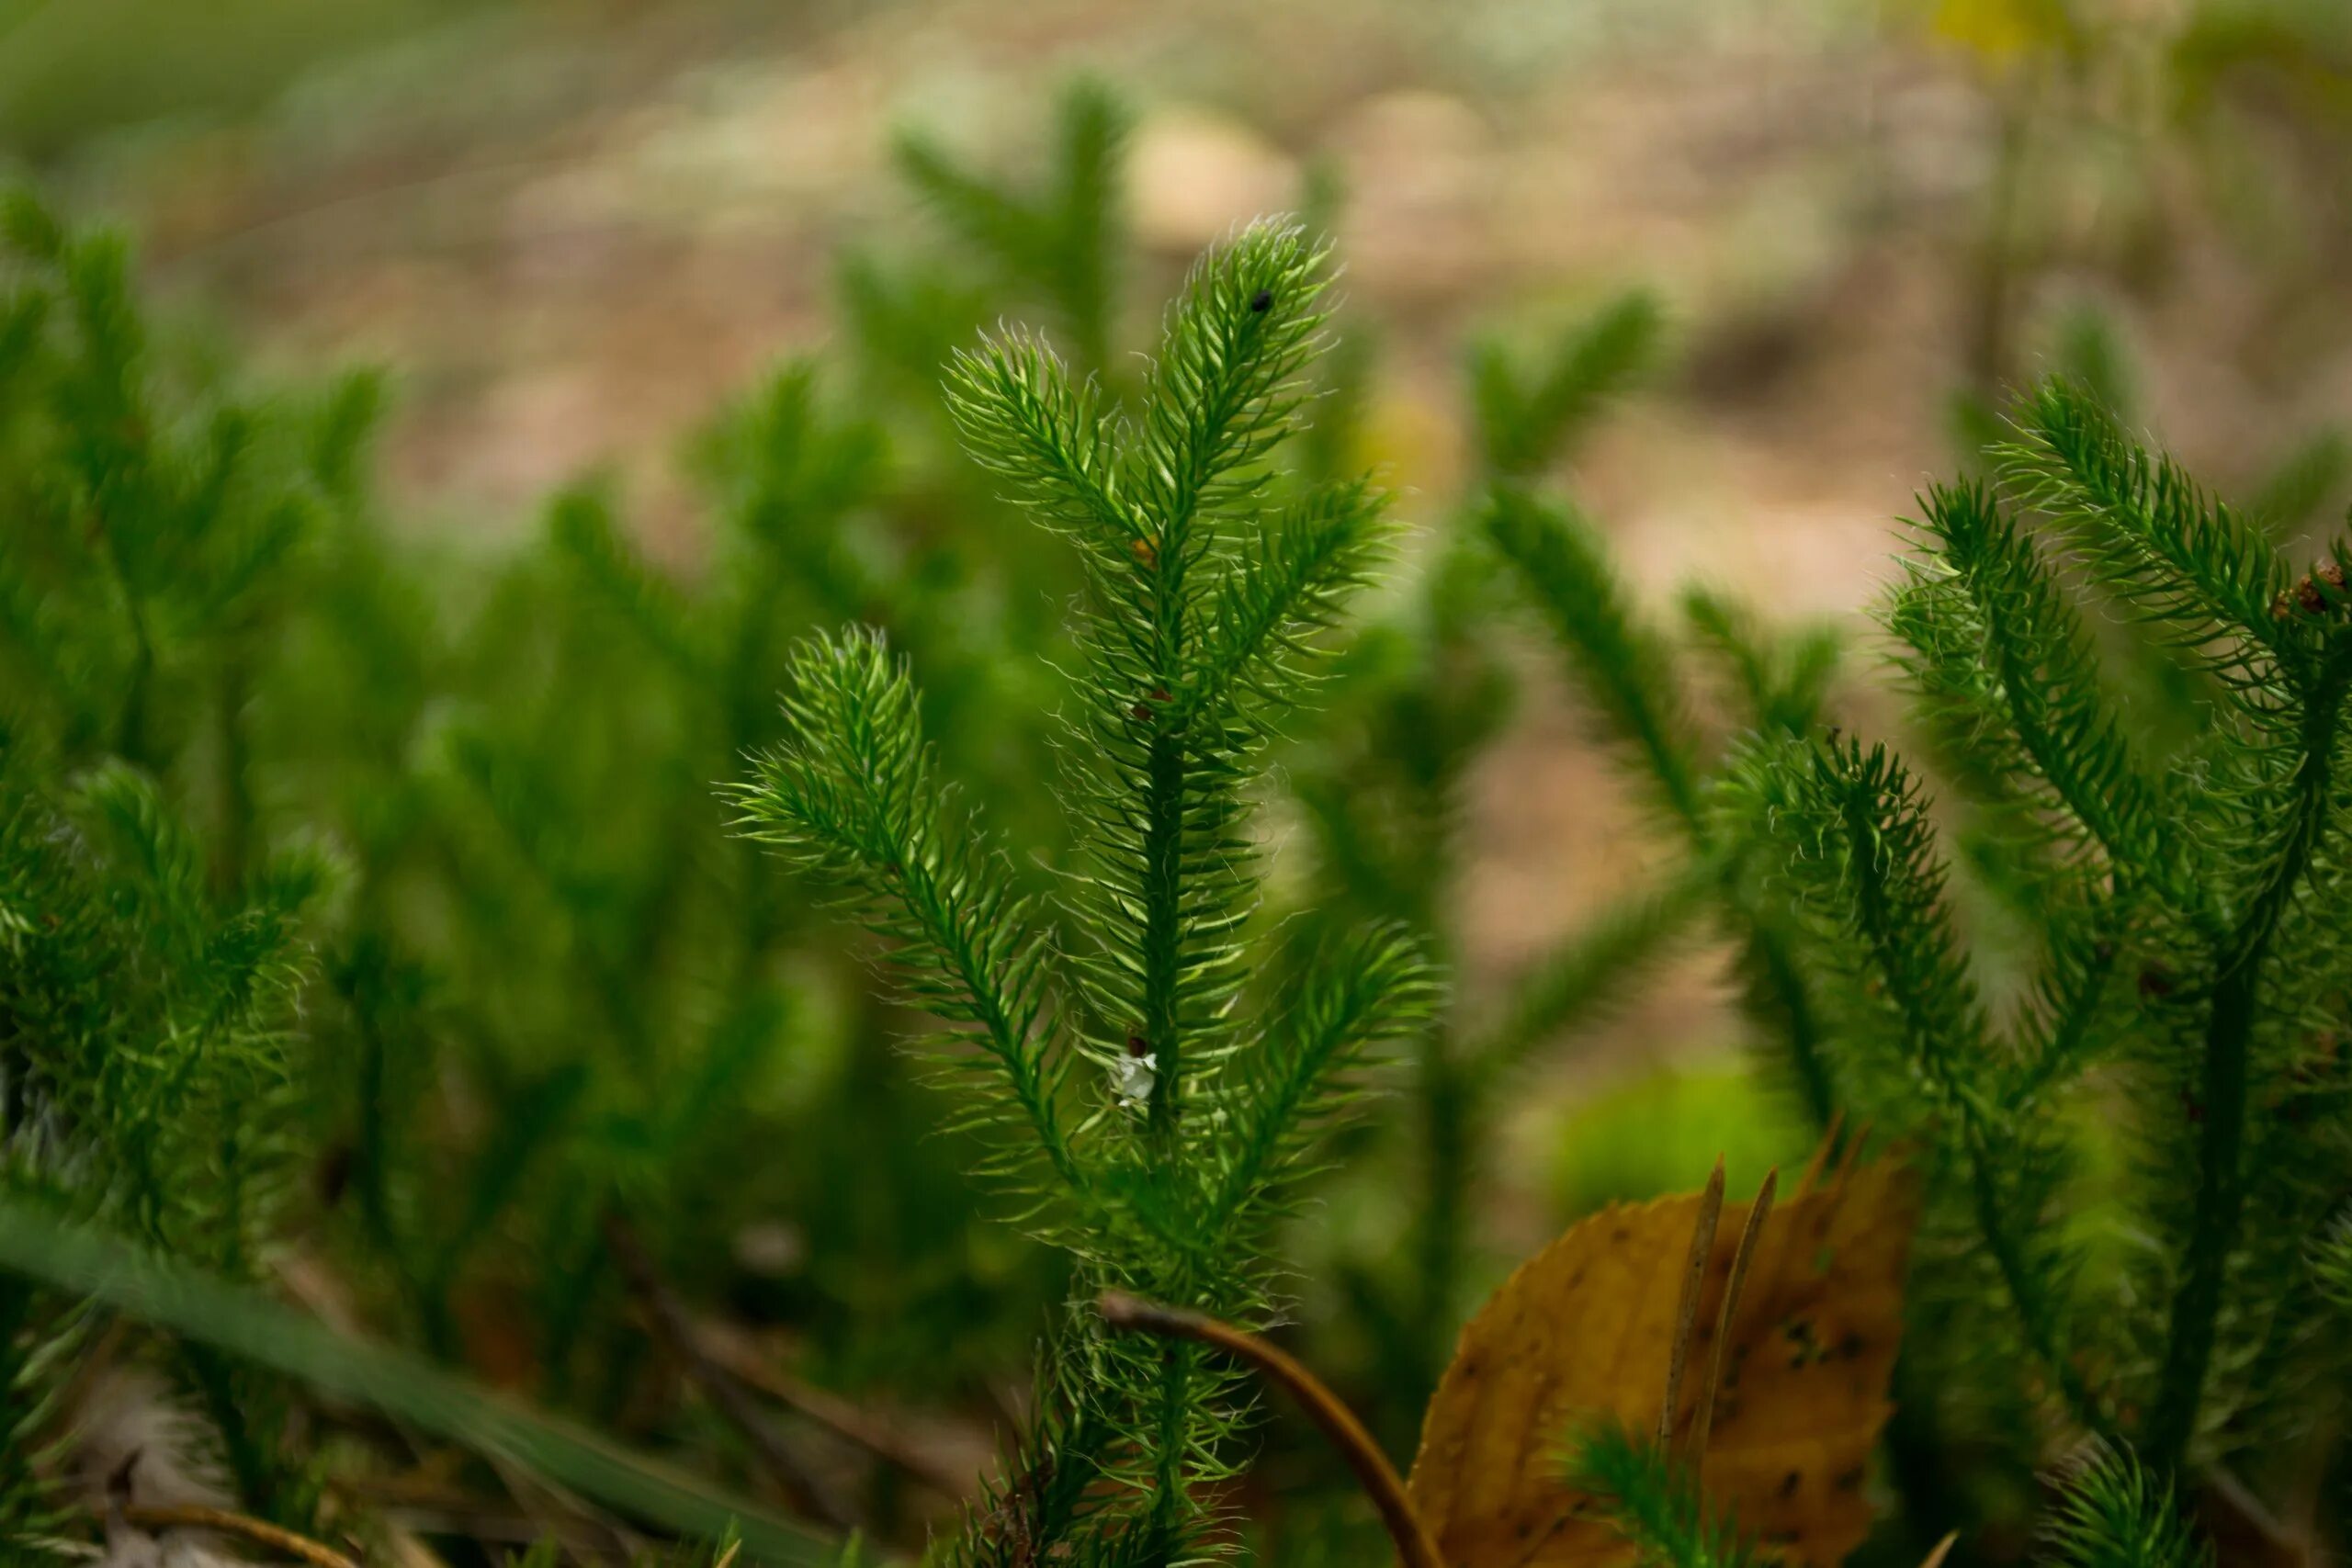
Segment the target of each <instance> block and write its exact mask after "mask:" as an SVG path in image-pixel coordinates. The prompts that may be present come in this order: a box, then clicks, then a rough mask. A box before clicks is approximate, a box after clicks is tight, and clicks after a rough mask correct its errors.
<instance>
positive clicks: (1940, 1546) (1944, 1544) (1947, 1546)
mask: <svg viewBox="0 0 2352 1568" xmlns="http://www.w3.org/2000/svg"><path fill="white" fill-rule="evenodd" d="M1959 1544H1960V1532H1959V1531H1958V1530H1954V1531H1952V1532H1951V1534H1950V1535H1948V1536H1946V1537H1944V1538H1943V1540H1939V1541H1938V1542H1936V1549H1935V1550H1934V1551H1930V1552H1929V1553H1928V1556H1927V1559H1926V1561H1924V1562H1921V1563H1920V1564H1919V1568H1944V1559H1945V1558H1947V1557H1950V1556H1951V1549H1952V1548H1953V1547H1955V1546H1958V1545H1959Z"/></svg>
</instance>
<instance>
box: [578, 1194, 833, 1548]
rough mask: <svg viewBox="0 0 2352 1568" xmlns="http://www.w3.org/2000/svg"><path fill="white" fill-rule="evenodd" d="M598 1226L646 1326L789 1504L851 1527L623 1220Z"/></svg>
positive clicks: (610, 1216)
mask: <svg viewBox="0 0 2352 1568" xmlns="http://www.w3.org/2000/svg"><path fill="white" fill-rule="evenodd" d="M604 1229H605V1251H607V1252H609V1253H610V1254H611V1255H612V1258H613V1262H614V1263H615V1265H616V1266H617V1267H618V1268H619V1269H620V1272H621V1278H622V1279H623V1280H626V1281H627V1282H628V1289H629V1293H630V1294H631V1295H633V1296H635V1297H636V1298H637V1303H638V1306H639V1310H640V1311H641V1312H642V1313H643V1314H644V1316H645V1320H646V1325H647V1326H648V1327H650V1329H652V1331H653V1333H654V1335H655V1337H658V1338H660V1339H661V1340H662V1343H663V1344H664V1345H665V1346H667V1347H668V1348H669V1350H670V1351H671V1353H672V1354H673V1355H674V1356H676V1357H677V1359H678V1361H679V1364H680V1365H681V1366H683V1367H684V1369H685V1373H686V1376H687V1377H689V1378H691V1379H692V1380H693V1381H694V1382H695V1383H697V1384H698V1385H700V1387H701V1389H702V1391H703V1393H704V1396H705V1397H707V1399H708V1400H709V1401H710V1403H711V1407H712V1408H713V1409H715V1410H717V1411H718V1414H719V1415H720V1416H722V1417H723V1418H725V1420H726V1422H727V1424H728V1425H729V1426H730V1427H734V1428H735V1429H736V1430H737V1431H738V1432H740V1433H741V1434H742V1435H743V1439H744V1441H746V1442H748V1443H750V1444H751V1445H752V1451H753V1452H754V1453H756V1454H758V1455H759V1458H760V1462H761V1464H762V1465H763V1466H764V1467H765V1468H766V1470H767V1472H768V1473H769V1474H770V1476H772V1477H773V1478H774V1479H775V1483H776V1484H777V1485H778V1486H779V1487H780V1488H782V1490H783V1492H784V1495H786V1497H788V1498H789V1499H791V1502H792V1506H794V1507H796V1508H798V1509H799V1510H800V1511H801V1512H803V1513H805V1514H808V1515H810V1516H812V1517H816V1518H819V1519H821V1520H823V1521H824V1522H825V1523H827V1524H829V1525H831V1526H832V1527H833V1528H834V1529H842V1530H846V1529H851V1528H852V1527H854V1525H855V1523H856V1521H855V1520H854V1518H852V1517H850V1513H849V1510H848V1509H847V1508H846V1507H845V1506H842V1503H841V1501H840V1499H838V1498H836V1497H835V1496H834V1495H832V1492H831V1488H829V1487H828V1486H827V1485H826V1484H825V1483H823V1482H822V1481H821V1480H820V1479H819V1478H818V1477H817V1476H816V1475H815V1474H814V1473H813V1472H810V1470H809V1467H808V1466H807V1465H805V1464H803V1463H802V1462H801V1461H800V1458H799V1456H798V1455H797V1454H795V1453H794V1452H793V1451H792V1450H790V1449H787V1448H786V1447H785V1445H784V1439H783V1438H780V1437H778V1436H777V1435H776V1432H775V1428H774V1427H770V1426H769V1425H768V1422H767V1417H766V1416H765V1415H764V1414H763V1412H762V1411H761V1409H760V1407H759V1405H758V1404H755V1403H753V1402H752V1398H751V1396H750V1395H749V1394H747V1393H744V1392H743V1387H742V1385H741V1383H739V1382H736V1381H735V1379H734V1378H733V1377H731V1376H729V1373H728V1371H727V1369H726V1368H725V1367H723V1366H721V1365H720V1364H719V1363H718V1360H717V1359H715V1358H714V1357H713V1356H712V1355H711V1353H710V1349H709V1348H708V1347H707V1345H705V1344H704V1343H703V1340H702V1337H701V1335H700V1334H698V1333H697V1332H696V1331H695V1322H694V1319H693V1317H692V1316H691V1315H690V1314H688V1313H687V1311H686V1309H685V1305H684V1303H682V1302H680V1301H679V1300H678V1298H677V1296H676V1294H675V1293H674V1292H672V1291H671V1289H670V1287H669V1286H668V1285H667V1284H666V1283H665V1282H664V1281H663V1280H662V1275H661V1271H660V1270H659V1269H656V1268H655V1267H654V1266H653V1258H652V1255H651V1254H650V1253H648V1252H647V1251H646V1250H645V1244H644V1243H643V1242H641V1241H639V1239H638V1235H637V1233H636V1231H634V1230H632V1229H631V1228H630V1227H629V1224H628V1221H627V1220H624V1219H623V1218H621V1216H620V1215H619V1214H618V1213H606V1214H605V1223H604Z"/></svg>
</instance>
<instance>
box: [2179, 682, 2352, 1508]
mask: <svg viewBox="0 0 2352 1568" xmlns="http://www.w3.org/2000/svg"><path fill="white" fill-rule="evenodd" d="M2347 679H2352V656H2347V655H2338V656H2337V657H2335V658H2334V659H2332V660H2330V661H2329V662H2328V663H2327V664H2326V665H2325V666H2324V667H2323V669H2322V670H2321V671H2320V675H2319V679H2318V680H2317V681H2316V682H2314V684H2313V686H2312V690H2311V692H2310V694H2308V696H2307V697H2306V699H2305V703H2304V708H2303V723H2302V759H2301V762H2300V764H2299V765H2298V767H2297V770H2296V779H2295V800H2296V810H2295V818H2294V821H2293V822H2292V823H2291V824H2290V827H2289V829H2288V832H2287V835H2286V840H2285V841H2284V843H2282V844H2281V845H2280V847H2279V852H2278V857H2277V859H2276V860H2275V861H2274V862H2273V863H2272V866H2271V872H2270V875H2269V877H2268V879H2267V881H2266V882H2265V884H2264V886H2263V887H2262V889H2261V890H2260V892H2259V893H2258V894H2257V895H2256V897H2255V899H2254V901H2253V903H2252V904H2251V905H2250V906H2249V907H2248V908H2247V909H2246V912H2245V917H2244V918H2243V919H2241V920H2240V921H2239V922H2238V926H2237V929H2236V930H2235V931H2233V932H2232V933H2231V934H2230V937H2229V940H2228V942H2226V944H2225V945H2224V947H2223V950H2222V972H2221V977H2220V978H2219V980H2218V981H2217V982H2216V983H2215V985H2214V987H2213V1000H2212V1006H2211V1011H2209V1012H2208V1013H2207V1015H2206V1021H2205V1053H2204V1065H2203V1068H2202V1071H2201V1074H2200V1076H2199V1106H2200V1108H2201V1109H2202V1111H2203V1113H2204V1120H2203V1122H2202V1124H2201V1130H2200V1133H2199V1137H2198V1146H2197V1196H2196V1201H2195V1204H2194V1207H2193V1209H2192V1211H2191V1213H2190V1217H2189V1230H2188V1248H2187V1251H2186V1253H2185V1254H2184V1256H2183V1259H2182V1267H2181V1281H2180V1288H2179V1289H2178V1290H2177V1292H2175V1293H2174V1295H2173V1302H2172V1319H2171V1328H2170V1332H2169V1333H2168V1334H2167V1336H2166V1337H2165V1363H2164V1371H2163V1374H2162V1377H2161V1380H2160V1381H2159V1382H2158V1384H2157V1393H2156V1400H2155V1406H2154V1413H2153V1414H2152V1415H2151V1416H2150V1417H2149V1422H2148V1440H2147V1442H2146V1444H2145V1445H2144V1450H2143V1451H2144V1452H2145V1453H2146V1454H2147V1456H2148V1458H2149V1460H2150V1461H2152V1462H2154V1463H2155V1464H2158V1465H2160V1466H2166V1467H2177V1466H2178V1465H2179V1464H2180V1463H2181V1462H2182V1461H2184V1460H2185V1459H2186V1458H2187V1457H2188V1449H2189V1446H2190V1444H2191V1443H2192V1442H2194V1441H2195V1439H2196V1437H2197V1418H2198V1412H2199V1406H2200V1405H2201V1404H2203V1403H2204V1396H2205V1375H2206V1372H2207V1370H2208V1369H2209V1368H2210V1367H2211V1363H2212V1359H2213V1339H2214V1328H2215V1325H2216V1323H2217V1322H2218V1320H2219V1319H2220V1316H2221V1312H2222V1295H2223V1289H2222V1287H2223V1285H2224V1283H2225V1281H2226V1277H2227V1273H2228V1268H2229V1259H2230V1253H2231V1251H2232V1249H2233V1247H2235V1246H2236V1244H2237V1237H2238V1226H2239V1224H2240V1222H2241V1220H2242V1219H2243V1217H2244V1214H2245V1169H2244V1159H2245V1117H2246V1103H2247V1096H2246V1079H2247V1072H2248V1067H2249V1065H2250V1058H2251V1056H2252V1054H2253V1053H2252V1045H2253V1040H2254V1023H2255V1016H2256V1002H2257V1000H2258V998H2259V993H2260V988H2261V983H2262V975H2263V967H2264V964H2265V962H2266V960H2267V958H2268V957H2269V955H2270V946H2271V939H2272V938H2273V937H2274V936H2275V935H2276V934H2277V933H2278V920H2279V918H2280V917H2281V916H2282V915H2284V914H2285V913H2286V910H2287V906H2288V905H2289V904H2290V902H2291V901H2292V900H2293V897H2294V894H2295V890H2296V888H2297V887H2299V886H2301V883H2302V880H2303V878H2304V876H2305V875H2306V874H2307V873H2308V871H2309V868H2310V865H2311V862H2312V854H2313V852H2314V851H2315V850H2316V849H2317V848H2318V845H2319V841H2320V839H2321V837H2322V835H2323V834H2324V832H2325V830H2326V828H2327V818H2328V806H2329V797H2330V795H2332V793H2333V791H2334V785H2335V739H2336V733H2335V732H2336V727H2337V719H2338V716H2339V715H2340V714H2341V713H2342V711H2343V706H2344V699H2345V688H2346V681H2347Z"/></svg>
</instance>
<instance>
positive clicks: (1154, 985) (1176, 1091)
mask: <svg viewBox="0 0 2352 1568" xmlns="http://www.w3.org/2000/svg"><path fill="white" fill-rule="evenodd" d="M1147 779H1148V782H1147V785H1146V791H1147V793H1146V795H1145V799H1144V813H1145V816H1144V910H1143V918H1144V973H1143V1028H1142V1037H1143V1040H1144V1042H1145V1048H1146V1049H1147V1050H1148V1051H1149V1052H1151V1053H1152V1055H1153V1057H1154V1077H1153V1081H1152V1090H1151V1107H1150V1122H1151V1131H1152V1134H1153V1135H1154V1137H1156V1138H1157V1139H1159V1142H1160V1143H1161V1144H1162V1145H1173V1144H1174V1142H1175V1137H1176V1130H1177V1125H1178V1122H1180V1121H1181V1120H1182V1115H1183V1104H1184V1100H1183V1095H1184V1069H1185V1067H1186V1066H1187V1065H1188V1064H1187V1063H1186V1062H1185V1060H1184V1040H1183V1035H1182V1017H1181V1010H1180V1009H1179V1007H1178V1005H1177V997H1178V979H1179V976H1180V975H1181V973H1182V968H1183V946H1184V932H1183V907H1182V899H1183V893H1182V887H1183V874H1184V873H1183V862H1184V739H1183V736H1182V734H1181V733H1174V732H1170V731H1167V730H1162V731H1159V733H1156V734H1154V735H1153V736H1152V738H1151V750H1150V756H1149V762H1148V773H1147Z"/></svg>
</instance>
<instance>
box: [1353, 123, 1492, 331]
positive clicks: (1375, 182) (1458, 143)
mask: <svg viewBox="0 0 2352 1568" xmlns="http://www.w3.org/2000/svg"><path fill="white" fill-rule="evenodd" d="M1328 145H1329V149H1330V151H1331V152H1332V153H1333V155H1334V156H1336V157H1337V158H1338V159H1339V160H1340V166H1341V168H1342V169H1343V170H1344V171H1345V172H1346V179H1347V188H1348V193H1349V213H1348V224H1347V239H1348V243H1349V244H1348V250H1349V268H1350V271H1351V276H1354V277H1355V278H1357V279H1359V280H1360V281H1362V282H1363V285H1364V286H1365V287H1366V288H1370V289H1374V290H1377V291H1379V292H1381V293H1385V294H1401V295H1407V296H1428V295H1436V294H1450V293H1456V292H1459V291H1461V290H1462V288H1464V284H1465V282H1466V280H1467V279H1468V278H1469V277H1470V276H1473V275H1475V274H1476V273H1477V272H1478V271H1479V269H1481V268H1482V267H1484V266H1485V265H1487V262H1486V256H1487V249H1488V246H1487V239H1488V237H1489V234H1490V231H1491V230H1492V227H1493V223H1494V204H1493V202H1492V200H1491V199H1490V194H1491V191H1492V188H1493V186H1494V171H1495V166H1496V162H1497V161H1496V158H1495V155H1494V154H1495V142H1494V134H1493V132H1492V130H1490V129H1489V128H1488V127H1487V122H1486V120H1485V119H1484V118H1481V117H1480V115H1479V114H1478V112H1477V111H1476V109H1474V108H1472V107H1470V106H1469V105H1467V104H1465V103H1464V102H1463V101H1462V100H1461V99H1459V98H1455V97H1451V96H1447V95H1445V94H1442V93H1432V92H1421V91H1414V92H1402V93H1386V94H1383V95H1381V96H1378V97H1374V98H1372V99H1369V100H1367V101H1366V102H1364V103H1363V104H1362V105H1359V106H1358V107H1356V108H1355V109H1354V110H1353V111H1352V112H1351V113H1350V114H1349V115H1348V116H1347V117H1346V118H1343V119H1342V120H1340V123H1339V124H1338V125H1336V126H1334V127H1333V128H1332V131H1331V135H1330V138H1329V142H1328Z"/></svg>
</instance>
